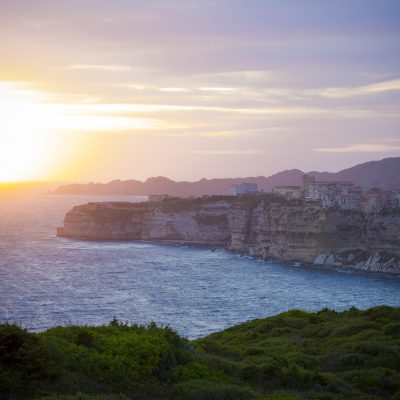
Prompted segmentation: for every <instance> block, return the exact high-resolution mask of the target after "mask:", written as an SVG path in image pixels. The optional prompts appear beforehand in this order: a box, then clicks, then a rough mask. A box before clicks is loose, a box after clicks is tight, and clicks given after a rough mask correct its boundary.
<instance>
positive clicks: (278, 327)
mask: <svg viewBox="0 0 400 400" xmlns="http://www.w3.org/2000/svg"><path fill="white" fill-rule="evenodd" d="M0 398H1V399H35V400H45V399H46V400H127V399H143V400H146V399H149V400H150V399H181V400H184V399H194V400H196V399H197V400H203V399H204V400H206V399H207V400H209V399H210V400H213V399H214V400H219V399H221V400H230V399H232V400H241V399H243V400H247V399H269V400H294V399H296V400H300V399H320V400H336V399H354V400H356V399H357V400H375V399H390V400H395V399H399V398H400V308H392V307H387V306H381V307H375V308H371V309H369V310H365V311H360V310H357V309H355V308H351V309H350V310H348V311H344V312H340V313H339V312H335V311H333V310H329V309H324V310H321V311H320V312H316V313H307V312H303V311H300V310H292V311H288V312H286V313H283V314H280V315H277V316H274V317H270V318H265V319H258V320H254V321H250V322H247V323H244V324H240V325H236V326H234V327H231V328H229V329H227V330H225V331H222V332H217V333H214V334H211V335H209V336H207V337H204V338H201V339H198V340H194V341H188V340H186V339H184V338H182V337H180V336H179V335H178V334H177V333H176V332H174V331H173V330H172V329H171V328H169V327H158V326H156V325H155V324H150V325H148V326H139V325H135V324H133V325H131V324H127V323H121V322H120V321H118V320H115V319H114V320H113V321H111V322H110V324H109V325H106V326H96V327H93V326H69V327H55V328H51V329H48V330H47V331H45V332H41V333H30V332H28V331H26V330H25V329H23V328H22V327H20V326H18V325H15V324H3V325H0Z"/></svg>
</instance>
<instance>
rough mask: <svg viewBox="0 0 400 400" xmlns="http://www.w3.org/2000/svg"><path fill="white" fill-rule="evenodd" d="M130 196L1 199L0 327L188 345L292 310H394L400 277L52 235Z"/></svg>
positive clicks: (199, 250) (224, 252)
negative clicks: (85, 211) (88, 330)
mask: <svg viewBox="0 0 400 400" xmlns="http://www.w3.org/2000/svg"><path fill="white" fill-rule="evenodd" d="M117 200H118V201H120V200H122V201H144V200H146V198H143V197H142V198H140V197H130V196H71V195H70V196H68V195H65V196H60V195H48V194H24V195H21V194H19V195H1V196H0V323H5V322H9V323H12V322H15V323H18V324H20V325H22V326H24V327H26V328H27V329H28V330H30V331H42V330H45V329H46V328H49V327H53V326H59V325H62V326H68V325H74V324H79V325H86V324H88V325H93V324H108V323H109V321H110V320H112V319H113V317H116V318H118V319H119V320H121V321H127V322H131V323H138V324H148V323H150V322H156V323H157V324H159V325H163V326H166V325H168V326H170V327H171V328H173V329H175V330H176V331H177V332H179V333H180V334H181V335H183V336H185V337H188V338H197V337H201V336H205V335H207V334H210V333H212V332H215V331H219V330H222V329H225V328H227V327H229V326H232V325H234V324H237V323H240V322H244V321H248V320H252V319H255V318H264V317H267V316H271V315H275V314H277V313H281V312H284V311H287V310H290V309H301V310H308V311H317V310H321V309H322V308H324V307H328V308H331V309H335V310H346V309H348V308H350V307H352V306H355V307H357V308H360V309H366V308H368V307H373V306H377V305H382V304H387V305H392V306H400V276H391V275H384V274H374V273H366V272H358V271H348V270H343V269H334V268H326V267H315V266H307V265H300V264H298V263H293V264H292V263H289V264H287V263H281V262H265V261H262V260H259V259H254V258H251V257H247V256H240V255H239V254H233V253H230V252H229V251H227V250H225V249H222V248H221V249H217V250H216V251H212V250H211V249H209V248H201V247H189V246H177V245H164V244H155V243H146V242H128V241H110V242H90V241H79V240H74V239H67V238H60V237H57V236H56V228H57V227H58V226H62V224H63V218H64V215H65V213H66V212H67V211H69V210H70V209H71V208H72V207H73V206H75V205H79V204H83V203H87V202H91V201H117Z"/></svg>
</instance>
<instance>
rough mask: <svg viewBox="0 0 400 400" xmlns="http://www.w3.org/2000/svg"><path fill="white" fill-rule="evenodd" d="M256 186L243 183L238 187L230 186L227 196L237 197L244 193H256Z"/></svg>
mask: <svg viewBox="0 0 400 400" xmlns="http://www.w3.org/2000/svg"><path fill="white" fill-rule="evenodd" d="M258 191H259V190H258V185H257V184H256V183H246V182H243V183H241V184H239V185H232V186H231V187H230V188H229V194H230V195H231V196H238V195H240V194H246V193H258Z"/></svg>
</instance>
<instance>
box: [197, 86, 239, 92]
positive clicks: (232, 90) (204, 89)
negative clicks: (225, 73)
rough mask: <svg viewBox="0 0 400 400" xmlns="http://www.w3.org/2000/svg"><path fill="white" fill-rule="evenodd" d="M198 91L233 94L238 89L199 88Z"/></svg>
mask: <svg viewBox="0 0 400 400" xmlns="http://www.w3.org/2000/svg"><path fill="white" fill-rule="evenodd" d="M198 90H201V91H203V92H234V91H235V90H238V89H237V88H233V87H199V88H198Z"/></svg>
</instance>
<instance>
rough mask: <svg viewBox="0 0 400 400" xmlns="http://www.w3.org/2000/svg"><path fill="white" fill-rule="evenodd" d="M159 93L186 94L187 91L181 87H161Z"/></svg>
mask: <svg viewBox="0 0 400 400" xmlns="http://www.w3.org/2000/svg"><path fill="white" fill-rule="evenodd" d="M159 90H160V92H188V91H189V89H187V88H183V87H162V88H159Z"/></svg>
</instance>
